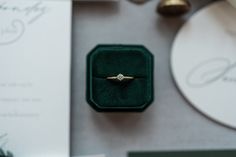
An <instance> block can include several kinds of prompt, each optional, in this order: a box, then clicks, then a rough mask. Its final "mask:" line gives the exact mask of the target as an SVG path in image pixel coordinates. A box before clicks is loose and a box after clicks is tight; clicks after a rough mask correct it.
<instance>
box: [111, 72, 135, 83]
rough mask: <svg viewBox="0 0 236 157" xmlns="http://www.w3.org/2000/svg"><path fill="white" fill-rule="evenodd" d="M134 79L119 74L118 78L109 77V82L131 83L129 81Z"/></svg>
mask: <svg viewBox="0 0 236 157" xmlns="http://www.w3.org/2000/svg"><path fill="white" fill-rule="evenodd" d="M133 79H134V77H131V76H124V75H123V74H118V75H117V76H111V77H107V80H113V81H119V82H122V81H129V80H133Z"/></svg>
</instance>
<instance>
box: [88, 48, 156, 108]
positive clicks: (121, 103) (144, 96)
mask: <svg viewBox="0 0 236 157" xmlns="http://www.w3.org/2000/svg"><path fill="white" fill-rule="evenodd" d="M153 67H154V57H153V55H152V54H151V53H150V52H149V51H148V49H146V48H145V47H144V46H142V45H98V46H96V47H95V48H94V49H93V50H92V51H91V52H90V53H89V54H88V56H87V101H88V103H89V104H90V105H91V106H92V107H93V108H94V109H95V110H96V111H99V112H141V111H144V110H145V109H146V108H147V107H148V106H149V105H150V104H151V103H152V101H153V97H154V96H153V95H154V89H153ZM119 74H122V75H124V76H127V77H132V78H133V79H130V80H125V81H119V80H118V81H117V80H109V79H107V78H108V77H116V76H118V75H119Z"/></svg>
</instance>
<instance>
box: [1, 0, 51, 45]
mask: <svg viewBox="0 0 236 157" xmlns="http://www.w3.org/2000/svg"><path fill="white" fill-rule="evenodd" d="M49 11H50V9H49V8H48V7H47V6H45V5H44V3H43V2H42V1H37V2H35V1H34V2H32V3H31V4H30V5H29V4H28V5H24V3H21V4H20V5H19V4H15V3H13V2H11V1H3V2H1V1H0V17H1V16H3V17H1V19H2V21H1V25H0V46H2V45H9V44H13V43H15V42H16V41H18V40H19V39H20V38H21V37H22V36H23V35H24V33H25V31H26V29H27V27H29V26H30V25H31V24H33V23H35V22H36V21H38V20H39V19H40V18H42V17H43V16H44V15H45V14H47V13H48V12H49Z"/></svg>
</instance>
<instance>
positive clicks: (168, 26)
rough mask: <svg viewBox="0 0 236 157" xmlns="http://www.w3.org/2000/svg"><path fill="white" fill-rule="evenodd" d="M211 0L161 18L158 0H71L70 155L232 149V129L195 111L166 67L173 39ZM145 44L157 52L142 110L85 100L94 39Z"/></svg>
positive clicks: (235, 144)
mask: <svg viewBox="0 0 236 157" xmlns="http://www.w3.org/2000/svg"><path fill="white" fill-rule="evenodd" d="M210 2H212V0H191V3H192V4H193V9H192V12H191V13H190V14H188V15H187V16H185V18H182V19H179V18H169V19H166V18H161V17H160V16H158V15H157V14H156V13H155V9H156V6H157V3H158V1H157V0H152V1H150V2H148V3H146V4H145V5H135V4H132V3H130V2H129V1H127V0H121V1H120V3H84V2H79V3H75V4H74V8H73V9H74V11H73V13H74V16H73V54H72V109H71V112H72V119H71V120H72V122H71V149H72V150H71V153H72V155H90V154H106V156H108V157H125V156H126V155H127V152H128V151H136V150H138V151H140V150H145V151H146V150H183V149H184V150H189V149H234V148H236V130H233V129H230V128H227V127H224V126H222V125H219V124H217V123H215V122H213V121H211V120H209V119H207V118H206V117H204V116H203V115H202V114H200V113H199V112H198V111H196V110H195V109H194V108H193V107H191V105H189V104H188V102H187V101H186V100H185V99H184V98H183V96H182V95H181V94H180V92H179V91H178V89H177V87H176V86H175V83H174V81H173V78H172V75H171V70H170V52H171V46H172V42H173V40H174V38H175V35H176V33H177V31H178V30H179V28H180V27H181V26H182V25H183V23H184V22H185V20H187V19H188V18H189V17H190V16H191V14H192V13H194V12H195V11H196V10H198V9H200V8H202V7H204V6H205V5H207V4H209V3H210ZM104 43H116V44H143V45H145V46H146V47H147V48H148V49H149V50H150V51H151V52H152V53H153V54H154V55H155V101H154V103H153V104H152V105H151V106H150V107H149V108H148V109H147V110H146V111H145V112H143V113H97V112H95V111H94V110H93V109H92V108H91V107H90V106H89V105H88V104H87V102H86V100H85V90H86V86H85V82H86V80H85V76H86V55H87V54H88V52H89V51H90V50H91V49H92V48H93V47H95V46H96V45H97V44H104Z"/></svg>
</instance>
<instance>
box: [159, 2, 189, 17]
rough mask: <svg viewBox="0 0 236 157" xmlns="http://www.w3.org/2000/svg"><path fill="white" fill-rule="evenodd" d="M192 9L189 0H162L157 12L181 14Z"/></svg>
mask: <svg viewBox="0 0 236 157" xmlns="http://www.w3.org/2000/svg"><path fill="white" fill-rule="evenodd" d="M190 9H191V4H190V2H189V1H188V0H161V1H160V3H159V5H158V7H157V12H158V13H160V14H161V15H164V16H180V15H183V14H185V13H187V12H188V11H189V10H190Z"/></svg>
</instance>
